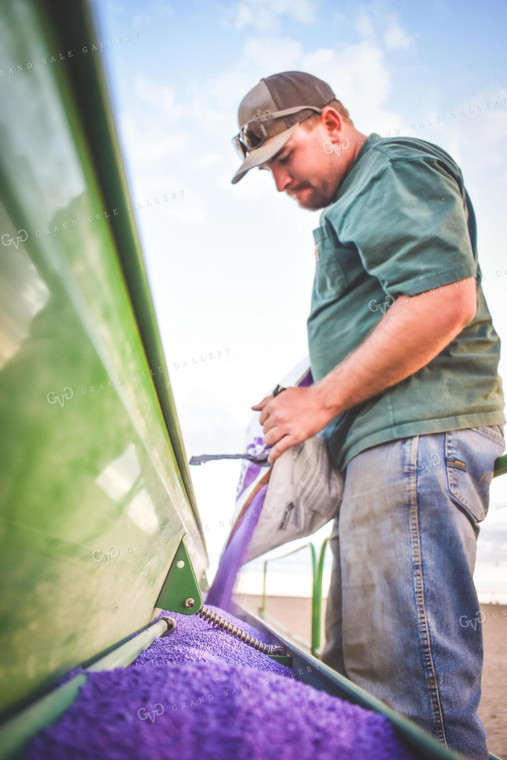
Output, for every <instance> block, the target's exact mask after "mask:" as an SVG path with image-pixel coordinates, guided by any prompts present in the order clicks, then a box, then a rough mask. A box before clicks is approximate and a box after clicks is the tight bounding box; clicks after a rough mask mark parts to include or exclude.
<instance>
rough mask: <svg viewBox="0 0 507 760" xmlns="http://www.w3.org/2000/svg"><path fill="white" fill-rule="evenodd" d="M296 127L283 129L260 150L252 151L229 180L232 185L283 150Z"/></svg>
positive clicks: (295, 125) (297, 125)
mask: <svg viewBox="0 0 507 760" xmlns="http://www.w3.org/2000/svg"><path fill="white" fill-rule="evenodd" d="M298 127H299V124H294V125H293V126H292V127H289V129H284V131H283V132H280V134H278V135H275V136H274V137H272V138H271V139H270V140H267V141H266V142H265V143H264V144H263V145H261V147H260V148H257V150H252V152H251V153H249V154H248V156H247V157H246V158H245V160H244V161H243V163H242V164H241V166H240V167H239V169H238V171H237V172H236V174H235V175H234V177H233V178H232V179H231V182H232V184H233V185H235V184H236V182H239V181H240V179H242V178H243V177H244V176H245V174H246V173H247V172H248V171H250V169H254V168H255V167H256V166H260V164H263V163H264V162H265V161H269V159H270V158H273V156H274V155H275V153H278V151H279V150H281V149H282V148H283V146H284V145H285V143H286V142H287V140H288V139H289V137H290V136H291V135H292V134H293V133H294V132H295V131H296V129H297V128H298Z"/></svg>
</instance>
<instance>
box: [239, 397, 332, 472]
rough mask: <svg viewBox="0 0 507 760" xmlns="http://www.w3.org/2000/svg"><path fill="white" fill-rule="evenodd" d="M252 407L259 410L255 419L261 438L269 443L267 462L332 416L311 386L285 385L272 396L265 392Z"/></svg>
mask: <svg viewBox="0 0 507 760" xmlns="http://www.w3.org/2000/svg"><path fill="white" fill-rule="evenodd" d="M252 409H253V410H254V411H256V412H258V411H260V412H261V416H260V419H259V422H260V423H261V425H262V426H263V431H264V441H265V442H266V443H267V444H268V446H272V447H273V448H272V449H271V451H270V453H269V457H268V462H270V463H272V462H274V461H275V459H278V457H279V456H280V455H281V454H283V452H284V451H286V450H287V449H289V448H290V447H291V446H294V445H295V444H296V443H301V442H302V441H306V439H307V438H310V437H311V436H312V435H315V434H316V433H318V432H319V430H322V428H323V427H325V426H326V425H327V423H328V422H329V421H330V420H331V419H332V418H333V416H334V414H333V412H332V411H329V410H326V409H325V408H324V407H323V406H322V405H321V403H320V398H319V394H318V393H317V392H316V391H315V388H314V386H311V387H310V388H287V390H285V391H284V392H283V393H280V394H278V395H277V396H276V397H274V396H266V398H263V399H262V401H260V402H259V403H258V404H256V405H255V406H253V407H252Z"/></svg>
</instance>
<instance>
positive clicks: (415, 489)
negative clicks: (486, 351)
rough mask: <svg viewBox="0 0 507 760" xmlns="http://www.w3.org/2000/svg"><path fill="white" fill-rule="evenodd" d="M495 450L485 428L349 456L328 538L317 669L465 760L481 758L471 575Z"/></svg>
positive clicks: (499, 447)
mask: <svg viewBox="0 0 507 760" xmlns="http://www.w3.org/2000/svg"><path fill="white" fill-rule="evenodd" d="M503 449H504V438H503V432H502V429H501V428H500V427H499V426H489V427H476V428H468V429H465V430H453V431H450V432H446V433H437V434H432V435H421V436H414V437H412V438H403V439H400V440H397V441H393V442H390V443H386V444H383V445H380V446H375V447H373V448H371V449H367V450H366V451H363V452H361V453H360V454H358V455H357V456H355V457H354V458H353V459H352V460H351V461H350V462H349V464H348V466H347V468H346V471H345V489H344V494H343V500H342V504H341V508H340V513H339V515H338V517H337V518H336V520H335V524H334V526H333V531H332V538H331V541H330V543H331V547H332V550H333V555H334V560H333V571H332V577H331V585H330V589H329V596H328V604H327V611H326V645H325V647H324V650H323V656H322V659H323V661H324V662H325V663H326V664H328V665H330V666H331V667H332V668H334V669H336V670H338V671H339V672H341V673H343V674H344V675H346V676H347V677H348V678H350V679H351V680H352V681H354V682H355V683H357V684H358V685H359V686H362V687H363V688H365V689H366V690H367V691H369V692H370V693H371V694H374V695H375V696H376V697H379V698H380V699H382V700H383V701H384V702H386V703H387V704H388V705H390V706H391V707H392V708H394V709H395V710H397V711H398V712H400V713H401V714H402V715H405V716H406V717H408V718H410V719H411V720H413V721H415V722H416V723H418V724H419V725H421V726H422V727H423V728H424V729H426V731H428V732H429V733H430V734H432V735H433V736H435V737H436V738H437V739H439V740H440V741H441V742H442V743H443V744H446V745H447V746H448V747H450V748H452V749H455V750H458V751H460V752H462V753H463V754H464V755H465V756H466V757H469V758H472V759H473V760H486V758H487V757H488V751H487V749H486V735H485V731H484V727H483V725H482V722H481V720H480V718H479V716H478V715H477V708H478V705H479V700H480V696H481V670H482V657H483V648H482V631H481V625H480V622H481V616H480V608H479V602H478V599H477V593H476V590H475V587H474V583H473V580H472V574H473V570H474V564H475V552H476V539H477V536H478V533H479V526H478V523H479V522H480V521H481V520H483V519H484V517H485V516H486V513H487V510H488V503H489V495H488V492H489V484H490V482H491V478H492V475H493V466H494V462H495V459H496V458H497V457H498V456H500V455H501V453H502V452H503Z"/></svg>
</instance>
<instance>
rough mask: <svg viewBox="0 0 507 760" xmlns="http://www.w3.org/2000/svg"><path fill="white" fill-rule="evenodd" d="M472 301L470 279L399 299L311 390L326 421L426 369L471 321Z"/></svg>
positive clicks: (472, 291)
mask: <svg viewBox="0 0 507 760" xmlns="http://www.w3.org/2000/svg"><path fill="white" fill-rule="evenodd" d="M457 287H461V288H466V290H467V291H468V292H469V295H468V297H467V296H464V297H463V298H456V294H457ZM472 294H473V298H472ZM475 299H476V295H475V283H474V281H473V278H470V279H469V280H462V281H461V282H460V283H459V284H457V283H453V284H452V285H448V286H446V287H445V288H442V289H439V290H438V291H430V292H429V293H423V294H420V295H417V296H413V297H407V296H400V297H399V298H398V299H397V300H396V301H395V303H394V304H393V306H392V307H391V308H390V309H388V310H387V312H386V314H385V316H384V318H383V319H382V320H381V321H380V322H379V323H378V325H377V326H376V327H375V329H374V330H373V331H372V332H371V333H370V335H369V336H368V337H367V338H366V340H365V341H364V342H363V343H362V344H361V345H360V346H359V347H358V348H357V349H355V350H354V351H353V352H352V353H350V354H349V355H348V356H347V357H346V359H344V360H343V361H342V362H341V363H340V364H339V365H338V366H337V367H335V368H334V369H333V370H332V371H331V372H330V373H329V374H328V375H326V377H324V378H323V379H322V380H321V381H320V382H318V383H316V385H315V386H314V388H315V392H316V394H317V396H318V399H319V401H320V404H321V405H322V407H323V408H325V409H326V410H328V412H329V419H332V418H333V417H336V415H338V414H341V413H342V412H343V411H345V410H346V409H350V408H351V407H353V406H356V404H360V403H361V402H363V401H366V400H367V399H369V398H372V397H374V396H376V395H377V394H379V393H382V392H383V391H385V390H386V389H387V388H390V387H391V386H393V385H396V384H397V383H399V382H401V381H402V380H404V379H405V378H407V377H409V376H410V375H412V374H413V373H414V372H417V371H418V370H419V369H421V368H422V367H424V366H425V365H426V364H428V363H429V362H430V361H431V360H432V359H433V358H434V357H435V356H437V355H438V354H439V353H440V352H441V351H442V350H443V349H444V348H445V347H446V346H447V345H448V344H449V343H450V342H451V341H452V340H453V339H454V338H455V337H456V335H458V334H459V333H460V332H461V330H462V329H463V328H464V327H465V326H466V325H467V324H468V323H469V322H470V321H471V320H472V319H473V317H474V315H475Z"/></svg>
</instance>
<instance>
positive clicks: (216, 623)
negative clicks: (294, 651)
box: [197, 605, 283, 654]
mask: <svg viewBox="0 0 507 760" xmlns="http://www.w3.org/2000/svg"><path fill="white" fill-rule="evenodd" d="M197 614H198V615H199V617H201V618H202V619H203V620H206V621H207V622H208V623H210V624H211V625H212V626H213V627H214V628H220V629H221V630H222V631H226V632H227V633H230V634H231V635H232V636H236V638H238V639H240V640H241V641H244V642H245V644H248V646H250V647H253V648H254V649H257V650H258V651H259V652H263V653H264V654H283V647H279V646H275V645H273V644H264V642H262V641H259V639H256V638H255V637H254V636H251V635H250V634H249V633H247V632H246V631H243V629H241V628H238V626H237V625H233V624H232V623H229V621H228V620H225V618H223V617H220V615H217V613H216V612H213V610H210V609H209V607H205V606H204V605H203V606H202V607H201V609H200V610H199V611H198V612H197Z"/></svg>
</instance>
